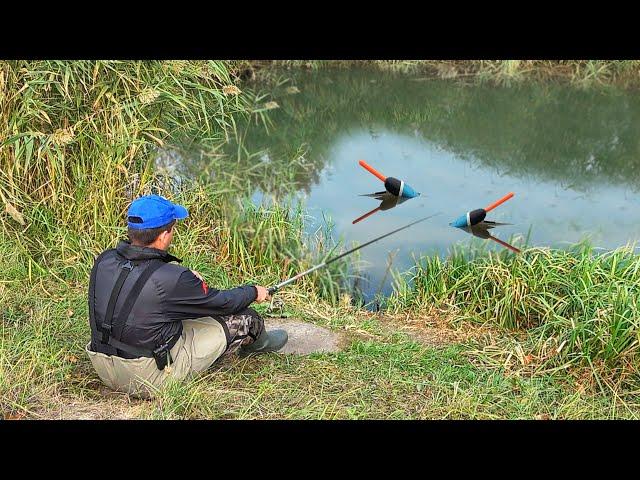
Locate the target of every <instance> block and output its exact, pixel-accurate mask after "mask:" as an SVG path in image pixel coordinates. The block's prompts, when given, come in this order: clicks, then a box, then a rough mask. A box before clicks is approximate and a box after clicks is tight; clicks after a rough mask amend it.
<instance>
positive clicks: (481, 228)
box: [458, 221, 520, 253]
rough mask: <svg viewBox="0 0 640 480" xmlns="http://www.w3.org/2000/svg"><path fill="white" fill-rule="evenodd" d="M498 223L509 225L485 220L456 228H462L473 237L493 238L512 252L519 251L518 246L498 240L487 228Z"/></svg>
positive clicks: (498, 224)
mask: <svg viewBox="0 0 640 480" xmlns="http://www.w3.org/2000/svg"><path fill="white" fill-rule="evenodd" d="M500 225H511V224H510V223H498V222H490V221H485V222H480V223H477V224H475V225H471V226H469V227H458V228H460V230H464V231H465V232H467V233H470V234H471V235H473V236H474V237H478V238H482V239H484V240H493V241H494V242H496V243H498V244H500V245H502V246H503V247H505V248H508V249H509V250H511V251H512V252H514V253H520V250H519V249H518V248H516V247H514V246H513V245H510V244H508V243H507V242H504V241H502V240H500V239H499V238H496V237H494V236H493V235H491V234H490V233H489V230H490V229H491V228H494V227H497V226H500Z"/></svg>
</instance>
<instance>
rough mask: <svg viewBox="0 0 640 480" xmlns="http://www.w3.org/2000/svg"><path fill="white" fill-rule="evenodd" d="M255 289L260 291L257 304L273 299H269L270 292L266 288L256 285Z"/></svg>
mask: <svg viewBox="0 0 640 480" xmlns="http://www.w3.org/2000/svg"><path fill="white" fill-rule="evenodd" d="M254 287H256V290H257V291H258V296H257V297H256V299H255V302H256V303H262V302H264V301H266V300H269V298H271V297H269V291H268V290H267V289H266V288H264V287H261V286H259V285H254Z"/></svg>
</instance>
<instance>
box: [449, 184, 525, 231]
mask: <svg viewBox="0 0 640 480" xmlns="http://www.w3.org/2000/svg"><path fill="white" fill-rule="evenodd" d="M513 195H514V194H513V192H509V193H507V194H506V195H505V196H504V197H502V198H501V199H500V200H497V201H495V202H493V203H492V204H491V205H489V206H488V207H487V208H478V209H476V210H471V211H470V212H467V213H465V214H464V215H461V216H459V217H458V218H456V219H455V220H454V221H453V222H451V223H450V224H449V225H451V226H452V227H458V228H464V227H472V226H473V225H477V224H478V223H480V222H481V221H483V220H484V219H485V217H486V216H487V212H490V211H491V210H493V209H494V208H496V207H497V206H499V205H502V204H503V203H504V202H506V201H507V200H509V199H510V198H511V197H513Z"/></svg>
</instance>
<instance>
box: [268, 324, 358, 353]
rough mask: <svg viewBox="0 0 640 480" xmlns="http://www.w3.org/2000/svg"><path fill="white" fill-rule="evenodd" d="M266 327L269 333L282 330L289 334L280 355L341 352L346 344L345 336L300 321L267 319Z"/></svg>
mask: <svg viewBox="0 0 640 480" xmlns="http://www.w3.org/2000/svg"><path fill="white" fill-rule="evenodd" d="M265 327H266V329H267V331H269V330H277V329H281V330H286V331H287V333H288V334H289V340H288V341H287V344H286V345H285V346H284V347H282V349H281V350H278V353H293V354H295V355H308V354H310V353H314V352H339V351H340V350H342V347H343V346H344V344H345V343H346V339H345V337H344V335H342V334H339V333H336V332H333V331H331V330H329V329H328V328H324V327H319V326H317V325H314V324H312V323H306V322H302V321H300V320H294V319H288V318H266V319H265Z"/></svg>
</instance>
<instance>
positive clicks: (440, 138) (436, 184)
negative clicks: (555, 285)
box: [229, 69, 640, 298]
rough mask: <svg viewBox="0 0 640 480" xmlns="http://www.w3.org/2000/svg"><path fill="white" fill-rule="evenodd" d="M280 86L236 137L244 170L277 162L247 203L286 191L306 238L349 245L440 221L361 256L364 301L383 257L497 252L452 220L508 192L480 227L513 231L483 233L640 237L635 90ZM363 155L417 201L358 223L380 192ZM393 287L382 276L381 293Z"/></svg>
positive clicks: (516, 241) (309, 79)
mask: <svg viewBox="0 0 640 480" xmlns="http://www.w3.org/2000/svg"><path fill="white" fill-rule="evenodd" d="M281 79H283V80H287V81H286V82H284V83H282V84H281V85H279V86H276V87H269V89H268V92H269V96H268V97H267V98H266V99H265V100H264V101H265V102H266V101H275V102H276V103H277V104H278V106H279V108H277V109H273V110H271V111H270V117H271V119H272V124H271V125H270V127H269V129H268V131H265V129H264V127H262V126H261V125H257V124H255V123H254V124H252V125H250V126H245V127H244V130H242V131H243V137H242V147H243V148H244V149H245V151H246V152H252V153H253V152H259V153H258V155H255V156H253V157H252V158H253V160H249V159H247V160H246V161H247V162H248V163H247V165H250V164H251V163H250V162H251V161H252V162H256V161H257V159H259V161H261V162H263V163H267V164H271V165H273V166H274V167H273V175H268V176H267V177H269V178H263V179H261V180H260V181H258V182H256V184H255V185H253V186H252V187H251V188H252V189H253V197H252V198H253V200H254V202H256V203H260V202H263V201H264V202H267V201H272V200H270V199H275V200H276V201H279V200H280V199H281V198H282V195H283V193H286V192H290V191H291V190H293V191H295V192H296V195H297V196H298V197H299V198H300V199H303V201H304V204H305V205H306V209H307V213H308V215H309V216H310V217H312V218H310V219H309V221H308V222H307V229H308V231H309V232H312V231H314V230H316V229H317V228H318V227H320V226H322V225H323V224H325V223H326V221H327V219H330V221H331V222H332V223H333V225H334V228H333V234H334V235H335V238H336V239H342V240H344V241H345V243H346V245H347V246H349V247H350V246H352V243H353V242H359V243H364V242H365V241H367V240H369V239H371V238H373V237H375V236H378V235H381V234H384V233H386V232H388V231H390V230H393V229H395V228H398V227H399V226H402V225H403V224H406V223H409V222H411V221H413V220H415V219H418V218H420V217H422V216H426V215H429V214H431V213H436V212H441V213H440V215H438V216H437V217H434V218H433V219H431V220H428V221H426V222H423V223H420V224H418V225H416V226H415V227H412V228H411V229H408V230H405V231H403V232H401V233H399V234H397V235H394V236H392V237H389V238H387V239H384V240H382V241H381V242H379V243H377V244H374V245H371V246H369V247H366V248H365V249H363V250H361V257H360V259H361V260H362V262H363V268H362V270H361V273H363V274H364V275H365V276H366V277H367V279H368V281H367V282H365V284H364V285H363V288H364V294H365V297H366V298H371V296H372V295H373V294H374V293H375V291H377V290H378V287H379V285H380V281H381V279H382V278H383V276H384V273H385V269H386V262H387V256H388V255H389V253H390V252H394V253H395V258H394V262H393V266H394V267H395V268H397V269H400V270H406V269H408V268H409V267H411V266H412V265H413V264H414V261H413V258H412V256H413V255H422V254H427V255H429V254H438V255H446V254H447V252H449V251H450V249H451V248H452V246H454V245H457V246H460V247H463V248H464V247H466V246H469V247H471V246H477V245H478V243H480V244H483V245H484V246H486V248H487V249H488V250H499V249H502V248H503V247H501V246H500V245H499V244H498V243H496V242H492V241H490V240H480V239H477V238H474V237H473V236H471V235H469V234H468V233H466V232H464V231H462V230H460V229H456V228H453V227H450V226H449V222H451V221H453V220H454V219H455V218H456V217H458V216H459V215H461V214H464V213H465V212H467V211H469V210H473V209H476V208H481V207H485V206H487V205H489V204H490V203H492V202H493V201H494V200H496V199H498V198H500V197H502V196H503V195H504V194H506V193H507V192H510V191H512V192H514V193H515V196H514V198H512V199H511V200H509V201H508V202H506V203H505V204H503V205H502V206H500V207H498V208H497V209H495V210H494V211H492V212H490V214H489V215H488V216H487V219H488V220H493V221H498V222H505V223H510V224H511V225H505V226H500V227H497V228H495V229H493V230H491V233H492V235H494V236H495V237H497V238H500V239H502V240H504V241H508V242H509V243H511V244H513V245H516V246H520V247H522V246H523V245H524V243H525V239H528V240H527V242H528V244H529V245H533V246H550V247H564V246H567V245H568V244H571V243H574V242H579V241H581V240H584V239H587V238H588V239H590V240H591V242H592V243H593V244H594V245H595V246H596V247H602V248H605V249H611V248H615V247H619V246H622V245H625V244H627V243H628V242H634V241H636V240H638V239H639V238H640V209H639V208H638V207H639V206H640V199H639V197H638V187H639V186H640V183H639V182H640V170H639V167H640V96H638V94H635V93H633V92H621V91H616V90H604V91H603V90H580V89H576V88H572V87H568V86H560V85H528V86H515V87H514V86H512V87H495V86H486V85H462V84H460V83H456V82H455V81H444V80H427V79H421V78H417V77H410V76H406V75H393V74H385V73H381V72H376V71H369V70H358V69H350V70H338V71H332V70H325V71H319V72H286V71H285V72H282V73H281ZM236 151H238V145H237V144H230V145H229V152H230V153H231V154H235V152H236ZM360 159H364V160H365V161H367V162H368V163H370V164H371V165H373V166H374V167H375V168H377V169H378V170H379V171H381V172H382V173H383V174H385V175H387V176H393V177H397V178H399V179H403V180H404V181H405V182H407V183H408V184H410V185H411V186H412V187H413V188H414V189H415V190H417V191H419V192H421V193H422V195H421V196H420V197H418V198H415V199H411V200H408V201H406V202H404V203H402V204H399V205H397V206H395V207H393V208H390V209H386V210H380V211H378V212H376V213H374V214H372V215H371V216H369V217H367V218H365V219H363V220H361V221H359V222H357V223H355V224H354V223H353V221H354V220H355V219H357V218H358V217H360V216H362V215H363V214H365V213H367V212H368V211H370V210H372V209H374V208H376V207H377V206H379V205H380V203H381V202H380V201H379V200H376V199H374V198H371V197H366V196H360V195H362V194H369V193H372V192H378V191H381V190H384V187H383V184H382V182H381V181H380V180H378V179H377V178H376V177H374V176H373V175H371V174H370V173H368V172H367V171H365V170H364V169H363V168H362V167H360V166H359V165H358V160H360ZM238 161H240V160H238ZM386 206H388V205H386ZM390 290H391V279H390V278H388V279H387V280H386V282H385V284H384V285H383V288H382V292H383V293H389V291H390Z"/></svg>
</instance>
